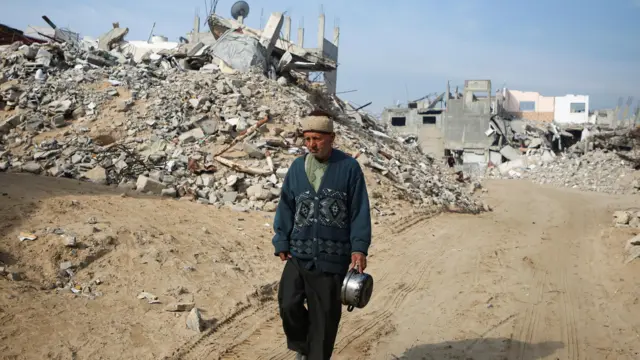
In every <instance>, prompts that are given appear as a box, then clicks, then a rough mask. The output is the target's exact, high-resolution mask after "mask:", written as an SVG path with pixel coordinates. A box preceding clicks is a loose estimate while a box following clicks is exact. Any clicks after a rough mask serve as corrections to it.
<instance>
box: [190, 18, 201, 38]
mask: <svg viewBox="0 0 640 360" xmlns="http://www.w3.org/2000/svg"><path fill="white" fill-rule="evenodd" d="M199 38H200V16H198V15H196V18H195V19H194V20H193V35H192V36H191V39H189V41H191V42H192V43H194V42H198V40H200V39H199Z"/></svg>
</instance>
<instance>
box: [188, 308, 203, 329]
mask: <svg viewBox="0 0 640 360" xmlns="http://www.w3.org/2000/svg"><path fill="white" fill-rule="evenodd" d="M203 325H204V324H203V321H202V315H200V310H198V308H195V307H194V308H193V309H191V312H189V316H187V329H189V330H193V331H195V332H202V330H203V328H204V326H203Z"/></svg>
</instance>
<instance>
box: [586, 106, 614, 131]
mask: <svg viewBox="0 0 640 360" xmlns="http://www.w3.org/2000/svg"><path fill="white" fill-rule="evenodd" d="M589 123H590V124H595V125H601V126H607V127H612V128H613V127H615V126H616V111H615V110H613V109H604V110H596V111H594V112H593V114H591V115H589Z"/></svg>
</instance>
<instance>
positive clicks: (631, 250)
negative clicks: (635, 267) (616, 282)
mask: <svg viewBox="0 0 640 360" xmlns="http://www.w3.org/2000/svg"><path fill="white" fill-rule="evenodd" d="M624 250H625V253H626V260H625V263H626V264H628V263H630V262H632V261H633V260H635V259H640V235H637V236H636V237H634V238H631V239H629V240H628V241H627V244H626V245H625V248H624Z"/></svg>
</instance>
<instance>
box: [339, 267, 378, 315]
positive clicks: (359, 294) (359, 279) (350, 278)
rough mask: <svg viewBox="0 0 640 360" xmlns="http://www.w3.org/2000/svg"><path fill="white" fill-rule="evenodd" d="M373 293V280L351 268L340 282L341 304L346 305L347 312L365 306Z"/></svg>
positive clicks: (369, 276)
mask: <svg viewBox="0 0 640 360" xmlns="http://www.w3.org/2000/svg"><path fill="white" fill-rule="evenodd" d="M372 292H373V278H372V277H371V275H369V274H365V273H362V274H360V272H359V271H358V270H357V269H356V268H353V269H351V270H349V272H348V273H347V276H345V277H344V281H343V282H342V296H341V298H342V304H343V305H347V311H349V312H351V311H353V309H354V308H356V307H357V308H360V309H362V308H363V307H365V306H367V304H368V303H369V299H371V293H372Z"/></svg>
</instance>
